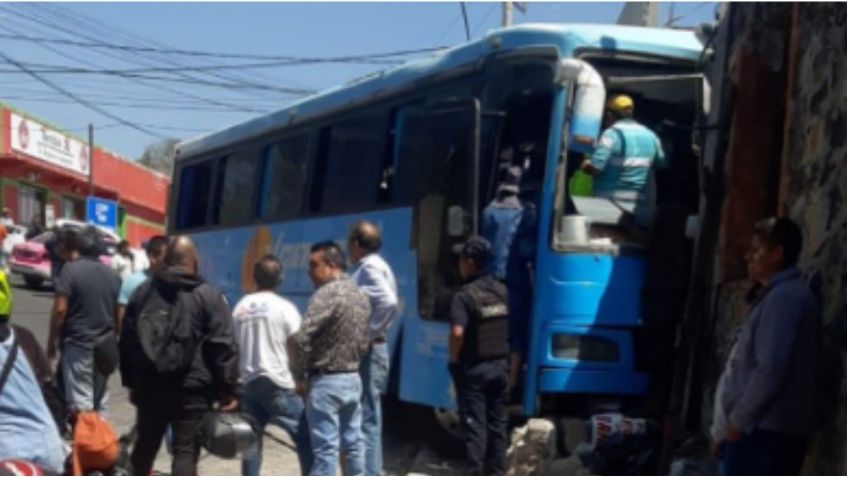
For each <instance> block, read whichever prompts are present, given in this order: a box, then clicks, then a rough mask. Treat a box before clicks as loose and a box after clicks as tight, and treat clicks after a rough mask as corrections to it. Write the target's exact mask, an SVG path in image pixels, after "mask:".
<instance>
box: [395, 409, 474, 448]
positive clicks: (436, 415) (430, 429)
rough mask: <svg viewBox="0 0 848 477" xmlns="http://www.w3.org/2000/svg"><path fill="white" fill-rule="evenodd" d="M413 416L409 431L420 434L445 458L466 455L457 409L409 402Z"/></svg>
mask: <svg viewBox="0 0 848 477" xmlns="http://www.w3.org/2000/svg"><path fill="white" fill-rule="evenodd" d="M409 410H410V411H411V414H412V416H413V419H410V420H409V421H407V422H409V424H410V425H411V427H410V429H409V431H410V432H411V433H413V435H419V436H421V437H422V439H423V441H424V442H425V443H426V444H427V445H428V446H430V447H431V448H432V449H433V450H434V451H436V453H438V454H439V455H440V456H442V457H445V458H452V459H459V458H463V457H465V443H464V442H463V440H462V436H461V433H460V428H459V414H458V413H457V412H456V411H448V410H445V409H440V408H434V407H429V406H420V405H416V404H409Z"/></svg>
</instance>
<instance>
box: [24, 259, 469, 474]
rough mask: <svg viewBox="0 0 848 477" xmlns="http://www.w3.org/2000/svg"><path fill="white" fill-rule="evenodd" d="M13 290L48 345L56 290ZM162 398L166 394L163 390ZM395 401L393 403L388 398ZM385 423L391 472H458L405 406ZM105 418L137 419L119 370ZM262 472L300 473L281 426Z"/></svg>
mask: <svg viewBox="0 0 848 477" xmlns="http://www.w3.org/2000/svg"><path fill="white" fill-rule="evenodd" d="M10 281H11V284H12V288H13V292H14V300H15V304H14V311H13V313H12V322H13V323H15V324H17V325H22V326H25V327H27V328H29V329H30V330H31V331H32V332H33V333H34V334H35V336H36V338H37V339H38V340H39V341H40V342H41V345H42V346H45V347H46V344H47V337H48V332H49V325H50V307H51V305H52V297H53V294H52V291H51V290H50V289H49V288H46V287H45V288H42V289H40V290H30V289H28V288H27V287H26V286H25V285H24V283H23V281H22V280H21V279H20V278H19V277H17V276H14V275H12V276H11V277H10ZM163 398H167V397H166V396H163ZM387 404H388V405H389V406H392V404H391V403H387ZM386 411H387V412H386V414H387V416H386V426H385V427H386V429H385V436H384V442H385V457H384V458H385V466H386V471H387V473H389V474H394V475H404V474H407V473H410V472H412V473H415V474H418V475H421V474H444V475H449V474H455V473H456V472H455V471H451V470H450V467H449V466H446V464H445V463H443V462H441V461H440V459H439V458H438V457H437V456H435V455H433V454H432V452H429V451H427V450H426V449H425V448H424V446H423V445H422V444H421V442H420V441H419V439H420V435H419V436H415V435H410V433H407V432H405V431H404V430H403V424H404V423H403V421H404V413H403V410H402V409H398V408H397V407H391V408H390V409H386ZM106 417H107V419H108V420H109V421H110V422H112V424H113V425H114V426H115V429H116V431H117V432H118V433H119V434H123V433H126V432H128V431H129V430H130V429H131V428H132V426H133V425H134V424H135V409H134V407H133V406H132V405H131V404H130V402H129V400H128V397H127V392H126V390H124V388H122V387H121V385H120V380H119V378H118V376H117V374H115V375H113V376H112V378H111V380H110V386H109V401H108V410H107V411H106ZM170 462H171V460H170V455H169V454H168V453H167V451H166V450H165V448H164V446H163V447H162V449H160V452H159V455H158V457H157V459H156V465H155V470H156V472H157V473H169V472H170ZM262 468H263V474H265V475H281V474H282V475H296V474H298V473H299V467H298V465H297V457H296V455H295V453H294V451H293V447H292V444H291V440H290V439H289V438H288V436H287V435H285V433H283V432H281V431H280V430H279V429H269V431H268V435H266V436H265V442H264V462H263V467H262ZM240 470H241V467H240V461H233V460H223V459H219V458H217V457H214V456H211V455H208V454H205V453H204V454H203V455H202V457H201V459H200V468H199V471H200V474H201V475H239V474H240Z"/></svg>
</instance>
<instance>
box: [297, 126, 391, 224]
mask: <svg viewBox="0 0 848 477" xmlns="http://www.w3.org/2000/svg"><path fill="white" fill-rule="evenodd" d="M388 122H389V114H388V111H375V112H368V113H365V114H362V115H360V116H356V117H354V118H351V119H348V120H345V121H342V122H340V123H338V124H335V125H333V126H331V127H329V128H327V129H325V130H324V131H323V132H322V134H321V142H322V144H321V147H320V148H319V156H318V163H317V165H316V171H315V181H314V184H315V187H314V189H313V194H312V203H311V206H310V209H311V211H313V212H326V213H336V214H340V213H350V212H360V211H365V210H369V209H372V208H373V207H374V206H376V204H377V203H378V199H379V195H380V181H381V178H382V177H381V175H382V166H383V157H384V153H385V144H386V133H387V131H388Z"/></svg>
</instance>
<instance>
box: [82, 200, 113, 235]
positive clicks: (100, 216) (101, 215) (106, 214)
mask: <svg viewBox="0 0 848 477" xmlns="http://www.w3.org/2000/svg"><path fill="white" fill-rule="evenodd" d="M85 205H86V207H85V210H86V213H85V220H86V222H88V223H90V224H94V225H99V226H101V227H105V228H107V229H109V230H112V231H113V232H114V231H117V229H118V203H117V202H115V201H113V200H106V199H100V198H98V197H89V198H88V199H87V200H86V204H85Z"/></svg>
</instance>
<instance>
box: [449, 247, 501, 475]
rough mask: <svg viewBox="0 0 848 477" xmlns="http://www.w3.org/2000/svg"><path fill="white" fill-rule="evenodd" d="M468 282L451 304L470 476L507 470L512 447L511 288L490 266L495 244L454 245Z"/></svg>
mask: <svg viewBox="0 0 848 477" xmlns="http://www.w3.org/2000/svg"><path fill="white" fill-rule="evenodd" d="M454 252H455V253H457V254H458V255H459V261H458V267H459V274H460V277H462V280H463V281H464V285H462V287H461V288H460V289H459V291H458V292H457V293H456V294H455V295H454V297H453V300H452V302H451V308H450V321H451V333H450V342H449V350H450V371H451V375H452V376H453V380H454V384H455V386H456V390H457V400H458V403H459V412H460V421H461V426H462V429H463V432H464V434H465V446H466V459H467V468H466V470H465V472H464V473H465V474H466V475H504V474H505V473H506V447H507V432H506V427H507V408H506V404H507V387H508V377H507V361H506V358H507V354H508V353H509V347H508V345H507V328H508V327H507V316H508V311H509V310H508V306H507V291H506V286H505V285H504V284H503V283H501V282H500V281H498V280H496V279H495V278H494V277H492V275H491V274H490V273H489V271H488V264H489V262H490V260H491V254H492V251H491V245H490V244H489V242H488V241H487V240H486V239H484V238H482V237H477V236H474V237H471V238H469V239H468V240H467V241H466V242H465V243H463V244H459V245H457V246H456V247H454Z"/></svg>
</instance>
